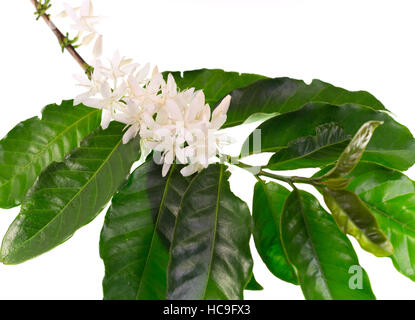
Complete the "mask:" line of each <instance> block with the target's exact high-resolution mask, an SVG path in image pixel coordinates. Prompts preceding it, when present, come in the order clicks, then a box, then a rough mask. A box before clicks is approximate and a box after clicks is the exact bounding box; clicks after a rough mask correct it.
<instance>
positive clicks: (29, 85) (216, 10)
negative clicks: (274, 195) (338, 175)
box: [0, 0, 415, 299]
mask: <svg viewBox="0 0 415 320" xmlns="http://www.w3.org/2000/svg"><path fill="white" fill-rule="evenodd" d="M67 2H69V3H72V2H75V1H70V0H67ZM52 3H55V4H56V6H59V5H60V4H61V3H62V1H57V0H55V1H52ZM95 4H96V5H95V7H96V12H97V13H99V14H101V15H103V16H106V17H107V19H106V20H105V21H104V23H103V24H102V26H101V31H102V32H103V33H104V35H105V43H106V44H107V46H106V49H107V50H108V51H107V52H109V53H110V55H112V51H113V50H114V49H116V48H119V49H120V51H121V53H122V54H123V55H126V56H130V57H134V58H135V59H136V60H137V61H139V62H142V63H145V62H152V63H157V64H158V65H159V67H160V69H161V70H168V69H169V70H191V69H197V68H203V67H205V68H222V69H225V70H227V71H239V72H251V73H258V74H263V75H266V76H270V77H279V76H289V77H293V78H298V79H304V80H306V81H310V80H311V79H313V78H318V79H321V80H323V81H327V82H330V83H332V84H334V85H337V86H341V87H344V88H346V89H349V90H361V89H362V90H367V91H369V92H371V93H372V94H374V95H375V96H376V97H377V98H378V99H380V100H381V101H382V102H383V103H384V104H385V106H386V107H387V108H388V109H390V110H392V111H393V112H394V113H395V115H396V118H397V119H398V121H400V122H401V123H403V124H405V125H406V126H408V127H409V128H410V129H411V130H412V132H414V130H415V122H414V115H415V111H414V110H415V100H414V94H413V93H414V89H413V87H414V81H413V76H414V73H415V63H414V59H415V58H414V57H415V45H414V31H415V20H414V18H413V14H414V12H415V3H414V1H413V0H408V1H403V0H395V1H391V0H389V1H382V0H373V1H370V0H366V1H362V0H358V1H356V0H341V1H340V0H337V1H333V0H327V1H320V0H304V1H300V0H287V1H278V0H273V1H271V0H270V1H266V0H188V1H185V0H163V1H162V0H146V1H144V0H143V1H141V0H140V1H138V0H117V1H109V0H100V1H95ZM33 11H34V10H33V7H32V4H31V3H30V1H29V0H24V1H23V0H20V1H7V2H5V3H3V4H2V18H1V19H0V30H1V31H0V34H1V38H0V41H1V44H0V46H1V50H0V72H1V77H0V88H1V89H0V90H1V112H2V115H1V117H0V136H4V135H5V134H6V133H7V132H8V131H9V130H10V129H11V128H12V127H13V126H14V125H15V124H16V123H18V122H19V121H21V120H24V119H26V118H29V117H32V116H34V115H37V114H39V111H40V110H41V108H42V107H43V106H45V105H46V104H49V103H55V102H57V103H59V102H60V101H61V100H62V99H70V98H73V97H74V95H75V94H76V93H77V92H78V89H77V88H76V87H75V85H74V84H75V83H74V80H73V78H72V74H73V73H78V72H80V70H79V69H78V68H79V67H78V66H77V65H76V63H75V62H74V61H73V60H72V59H71V57H70V56H69V55H68V54H64V55H63V54H61V53H60V51H59V46H58V44H57V42H56V39H55V38H54V36H53V35H52V33H51V32H50V30H49V29H48V28H47V27H46V25H45V24H44V23H43V21H38V22H36V21H35V19H34V15H33ZM408 174H409V176H411V177H412V178H415V171H414V170H411V171H410V172H409V173H408ZM241 179H242V178H234V179H233V180H232V182H233V183H234V182H235V180H236V182H238V181H239V182H240V181H241ZM249 183H251V181H250V180H249ZM249 183H247V184H249ZM240 184H241V183H239V185H240ZM247 184H245V185H247ZM233 186H235V184H233ZM235 191H236V192H237V193H238V195H240V196H242V197H243V198H244V199H246V200H247V201H250V198H251V194H250V193H249V192H247V191H246V190H245V191H244V190H240V189H239V190H238V189H236V188H235ZM18 210H19V209H18V208H15V209H12V210H0V236H3V234H4V233H5V232H6V230H7V227H8V225H9V224H10V223H11V222H12V221H13V219H14V218H15V216H16V215H17V213H18ZM103 218H104V214H101V215H100V216H99V217H98V218H97V219H95V220H94V221H93V222H92V223H91V224H89V225H88V226H86V227H84V228H82V229H81V230H79V231H78V232H77V233H76V234H75V235H74V237H73V238H72V239H70V240H69V241H67V242H66V243H64V244H63V245H61V246H60V247H58V248H56V249H54V250H53V251H51V252H49V253H46V254H44V255H42V256H41V257H38V258H36V259H35V260H32V261H28V262H26V263H24V264H22V265H18V266H3V265H1V266H0V298H2V299H101V298H102V290H101V280H102V277H103V274H104V268H103V264H102V262H101V260H100V258H99V255H98V240H99V233H100V229H101V226H102V223H103ZM353 244H354V245H355V247H356V250H357V252H358V254H359V257H360V262H361V264H362V266H363V267H364V268H365V269H366V270H367V272H368V273H369V276H370V279H371V283H372V287H373V290H374V292H375V294H376V295H377V297H378V298H379V299H398V298H400V299H410V298H415V283H413V282H411V281H410V280H409V279H407V278H405V277H404V276H403V275H401V274H399V273H398V272H397V271H395V269H394V268H393V266H392V263H391V261H390V259H388V258H382V259H379V258H375V257H373V256H371V255H370V254H368V253H366V252H363V251H362V250H360V248H359V247H358V246H357V245H356V242H354V241H353ZM254 258H255V268H254V271H255V276H256V277H257V280H258V281H259V282H260V283H261V284H262V285H263V286H264V287H265V290H264V291H260V292H247V293H246V298H248V299H302V298H303V296H302V293H301V290H300V288H299V287H296V286H293V285H290V284H287V283H284V282H282V281H280V280H278V279H276V278H274V277H273V276H272V275H271V273H270V272H268V270H267V269H266V267H265V266H264V265H263V264H262V263H261V262H260V260H259V259H258V256H257V255H256V254H255V255H254Z"/></svg>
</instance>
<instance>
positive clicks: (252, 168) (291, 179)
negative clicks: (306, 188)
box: [234, 162, 318, 187]
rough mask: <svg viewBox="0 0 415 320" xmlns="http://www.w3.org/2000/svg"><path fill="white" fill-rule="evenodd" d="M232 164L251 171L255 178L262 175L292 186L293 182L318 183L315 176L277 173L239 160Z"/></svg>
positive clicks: (314, 184)
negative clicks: (307, 176) (306, 176)
mask: <svg viewBox="0 0 415 320" xmlns="http://www.w3.org/2000/svg"><path fill="white" fill-rule="evenodd" d="M234 165H236V166H238V167H239V168H242V169H245V170H248V171H249V172H251V173H253V174H254V175H255V177H256V178H257V179H259V176H264V177H268V178H272V179H275V180H279V181H283V182H286V183H288V184H290V185H291V186H292V187H294V184H295V183H306V184H311V185H313V186H316V185H317V184H318V183H317V180H316V178H305V177H298V176H282V175H279V174H274V173H271V172H267V171H264V170H262V169H261V168H260V167H255V166H250V165H248V164H245V163H241V162H239V163H238V164H234Z"/></svg>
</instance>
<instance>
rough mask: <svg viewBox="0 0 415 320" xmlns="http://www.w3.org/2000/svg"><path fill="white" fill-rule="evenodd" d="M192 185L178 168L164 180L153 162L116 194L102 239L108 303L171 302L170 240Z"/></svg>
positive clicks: (134, 174)
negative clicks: (168, 291)
mask: <svg viewBox="0 0 415 320" xmlns="http://www.w3.org/2000/svg"><path fill="white" fill-rule="evenodd" d="M189 181H190V179H189V178H185V177H183V176H182V175H181V174H180V169H179V168H177V166H176V165H173V166H172V168H171V169H170V172H169V174H168V175H167V177H165V178H163V177H162V175H161V167H160V166H158V165H156V164H154V162H153V161H152V160H149V161H147V162H146V163H144V164H143V165H142V166H140V167H139V168H137V169H136V170H135V171H134V173H133V174H132V175H131V176H130V179H129V181H128V183H127V184H126V185H125V186H124V187H123V188H122V189H121V190H120V192H119V193H118V194H116V195H115V196H114V198H113V200H112V205H111V207H110V209H109V210H108V213H107V215H106V217H105V223H104V227H103V229H102V232H101V241H100V254H101V258H102V259H103V260H104V263H105V278H104V281H103V288H104V299H111V300H114V299H117V300H135V299H140V300H150V299H151V300H154V299H166V290H167V288H166V287H167V282H166V281H167V279H166V277H167V264H168V261H169V246H170V240H171V237H172V231H173V228H174V224H175V216H176V215H177V212H178V210H179V204H180V202H181V199H182V196H183V194H184V191H185V189H186V188H187V186H188V185H189Z"/></svg>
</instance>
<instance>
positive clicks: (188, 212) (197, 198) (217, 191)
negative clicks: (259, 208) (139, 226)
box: [167, 164, 252, 300]
mask: <svg viewBox="0 0 415 320" xmlns="http://www.w3.org/2000/svg"><path fill="white" fill-rule="evenodd" d="M228 178H229V173H227V172H225V167H224V166H223V165H217V164H212V165H210V166H209V167H208V168H207V169H205V170H203V171H202V172H201V173H199V174H197V175H196V177H195V178H194V179H193V180H192V183H191V184H190V186H189V188H188V189H187V191H186V193H185V195H184V197H183V201H182V203H181V206H180V208H181V209H180V211H179V213H178V216H177V219H176V226H175V229H174V236H173V241H172V246H171V249H170V250H171V251H170V263H169V267H168V273H167V274H168V278H167V283H168V286H167V288H168V291H167V292H168V298H169V299H182V300H183V299H242V298H243V290H244V289H245V287H246V285H247V284H248V282H249V280H250V278H251V275H252V258H251V253H250V249H249V238H250V236H251V230H250V229H251V216H250V214H249V209H248V207H247V205H246V204H245V203H244V202H243V201H241V200H240V199H238V198H237V197H236V196H235V195H234V194H233V193H232V192H231V191H230V187H229V182H228Z"/></svg>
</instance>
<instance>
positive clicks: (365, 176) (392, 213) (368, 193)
mask: <svg viewBox="0 0 415 320" xmlns="http://www.w3.org/2000/svg"><path fill="white" fill-rule="evenodd" d="M328 170H330V168H327V169H325V170H323V171H322V172H320V173H319V175H323V174H324V173H325V172H327V171H328ZM348 177H349V178H350V179H351V183H350V184H349V186H348V187H347V189H348V190H350V191H352V192H354V193H356V194H357V195H358V196H359V197H360V198H361V199H362V201H363V202H364V203H365V204H366V206H367V207H368V208H369V210H370V211H371V212H372V213H373V214H374V215H375V217H376V219H377V221H378V222H379V225H380V227H381V228H382V230H383V231H384V232H385V234H386V236H387V237H388V238H389V240H390V242H391V243H392V245H393V249H394V252H393V255H392V256H391V258H392V261H393V264H394V266H395V268H396V269H397V270H398V271H399V272H401V273H402V274H404V275H405V276H407V277H409V278H410V279H412V280H413V281H415V183H414V181H412V180H411V179H409V178H408V177H407V176H405V175H404V174H403V173H401V172H398V171H395V170H391V169H387V168H385V167H382V166H379V165H375V164H372V163H368V162H360V163H359V165H358V166H357V167H356V168H355V169H354V170H353V171H352V173H351V174H349V175H348Z"/></svg>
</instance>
